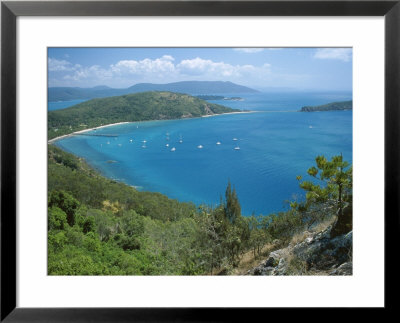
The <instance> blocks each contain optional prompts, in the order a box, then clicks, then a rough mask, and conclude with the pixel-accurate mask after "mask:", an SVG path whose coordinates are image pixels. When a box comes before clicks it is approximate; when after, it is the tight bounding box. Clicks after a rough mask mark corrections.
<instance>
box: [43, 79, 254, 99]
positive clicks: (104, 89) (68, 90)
mask: <svg viewBox="0 0 400 323" xmlns="http://www.w3.org/2000/svg"><path fill="white" fill-rule="evenodd" d="M147 91H168V92H178V93H184V94H221V93H232V94H234V93H258V92H259V91H257V90H255V89H252V88H249V87H247V86H243V85H239V84H236V83H233V82H229V81H181V82H173V83H164V84H156V83H137V84H134V85H132V86H130V87H128V88H122V89H116V88H110V87H108V86H105V85H98V86H95V87H92V88H81V87H49V88H48V101H49V102H55V101H69V100H77V99H95V98H104V97H110V96H119V95H125V94H131V93H138V92H147Z"/></svg>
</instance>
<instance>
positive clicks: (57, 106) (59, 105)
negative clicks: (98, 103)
mask: <svg viewBox="0 0 400 323" xmlns="http://www.w3.org/2000/svg"><path fill="white" fill-rule="evenodd" d="M85 101H87V100H70V101H57V102H48V103H47V110H48V111H54V110H61V109H65V108H68V107H71V106H73V105H75V104H78V103H81V102H85Z"/></svg>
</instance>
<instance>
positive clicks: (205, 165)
mask: <svg viewBox="0 0 400 323" xmlns="http://www.w3.org/2000/svg"><path fill="white" fill-rule="evenodd" d="M275 95H276V96H275V97H274V96H273V95H271V94H256V95H253V96H246V97H245V96H243V97H244V98H245V100H244V101H224V102H223V103H224V104H225V105H230V106H232V107H233V106H235V107H239V108H241V109H251V110H256V108H257V110H259V111H260V112H256V113H243V114H230V115H229V114H228V115H220V116H214V117H208V118H196V119H187V120H169V121H150V122H137V123H129V124H123V125H118V126H113V127H107V128H102V129H98V130H96V131H92V133H97V134H118V137H95V136H91V137H89V136H75V137H70V138H66V139H63V140H60V141H58V142H57V145H58V146H60V147H62V148H63V149H65V150H67V151H70V152H72V153H74V154H76V155H78V156H81V157H84V158H85V159H86V160H87V161H88V162H89V163H90V164H91V165H92V166H93V167H95V168H96V169H98V170H99V171H100V172H101V173H102V174H104V175H105V176H108V177H110V178H113V179H116V180H119V181H123V182H125V183H127V184H129V185H133V186H136V187H138V189H140V190H146V191H154V192H161V193H163V194H166V195H167V196H169V197H170V198H175V199H178V200H180V201H192V202H194V203H196V204H202V203H204V204H208V205H216V204H218V202H219V200H220V196H221V195H222V196H223V195H224V192H225V188H226V185H227V182H228V180H230V181H231V183H232V185H234V186H235V188H236V191H237V193H238V196H239V200H240V203H241V205H242V210H243V213H244V214H245V215H250V214H252V213H253V212H254V213H255V214H260V213H262V214H268V213H271V212H277V211H281V210H284V209H286V208H287V207H288V206H287V203H285V201H288V200H293V199H296V198H302V197H303V193H302V191H301V189H299V187H298V182H297V180H296V176H297V175H303V176H304V175H306V171H307V169H308V168H309V167H310V166H312V165H313V164H314V160H315V157H316V156H317V155H320V154H323V155H325V156H327V157H329V158H330V157H331V156H333V155H338V154H340V153H342V154H343V157H344V158H345V159H346V160H347V161H349V162H352V111H331V112H314V113H300V112H295V111H290V110H298V109H299V108H300V107H301V106H303V105H312V104H322V103H327V102H332V101H339V100H346V99H351V94H326V95H324V94H292V95H291V96H290V95H288V94H286V96H284V95H283V94H282V95H277V94H275ZM326 96H330V97H329V98H328V99H327V98H326ZM263 100H264V101H263ZM268 100H270V101H268ZM274 100H275V101H274ZM262 110H263V111H262ZM167 133H168V135H167ZM167 137H168V138H169V140H167ZM234 138H236V139H237V141H235V140H233V139H234ZM131 140H132V142H131ZM143 140H146V143H145V144H144V143H143ZM180 140H182V142H181V143H180V142H179V141H180ZM218 141H219V142H220V143H221V144H220V145H217V144H216V143H217V142H218ZM167 143H168V144H169V147H166V144H167ZM199 145H202V146H203V148H202V149H200V148H198V146H199ZM143 146H145V148H143ZM172 147H175V151H171V148H172ZM235 147H240V150H235V149H234V148H235ZM110 161H113V162H110Z"/></svg>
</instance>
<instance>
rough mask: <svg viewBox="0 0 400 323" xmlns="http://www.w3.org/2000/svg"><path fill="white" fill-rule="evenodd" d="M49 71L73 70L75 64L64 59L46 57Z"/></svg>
mask: <svg viewBox="0 0 400 323" xmlns="http://www.w3.org/2000/svg"><path fill="white" fill-rule="evenodd" d="M48 66H49V71H51V72H60V71H73V70H74V68H75V66H74V65H72V64H71V63H70V62H68V61H66V60H58V59H55V58H49V59H48Z"/></svg>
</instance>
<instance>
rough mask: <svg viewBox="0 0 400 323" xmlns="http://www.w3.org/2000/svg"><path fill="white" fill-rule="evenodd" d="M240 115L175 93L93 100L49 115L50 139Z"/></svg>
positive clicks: (219, 106) (222, 107)
mask: <svg viewBox="0 0 400 323" xmlns="http://www.w3.org/2000/svg"><path fill="white" fill-rule="evenodd" d="M233 111H238V110H234V109H231V108H227V107H224V106H222V105H218V104H213V103H209V102H206V101H204V100H201V99H199V98H196V97H193V96H190V95H187V94H179V93H172V92H144V93H136V94H129V95H122V96H116V97H109V98H103V99H93V100H90V101H86V102H82V103H80V104H77V105H75V106H73V107H70V108H67V109H62V110H56V111H50V112H49V113H48V132H49V133H48V135H49V139H52V138H55V137H58V136H61V135H65V134H68V133H72V132H75V131H78V130H83V129H88V128H93V127H98V126H101V125H106V124H111V123H117V122H126V121H127V122H133V121H146V120H166V119H183V118H194V117H201V116H204V115H213V114H220V113H226V112H233Z"/></svg>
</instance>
